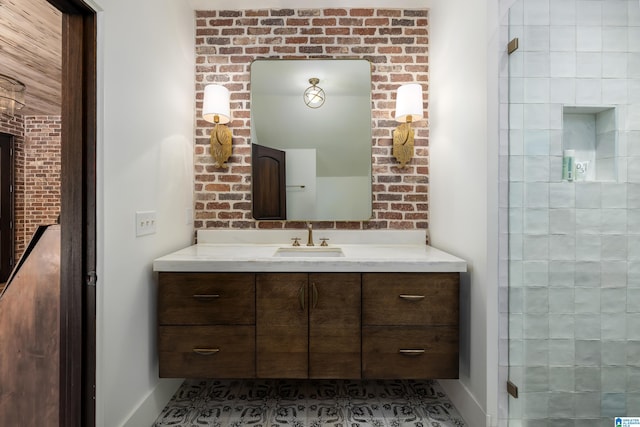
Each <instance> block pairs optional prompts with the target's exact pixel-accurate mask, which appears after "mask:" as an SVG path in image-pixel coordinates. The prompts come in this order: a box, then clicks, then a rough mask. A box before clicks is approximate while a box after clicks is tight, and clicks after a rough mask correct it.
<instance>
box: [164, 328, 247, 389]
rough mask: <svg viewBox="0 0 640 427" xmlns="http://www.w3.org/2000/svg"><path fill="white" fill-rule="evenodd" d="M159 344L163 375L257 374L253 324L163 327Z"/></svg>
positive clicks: (179, 376)
mask: <svg viewBox="0 0 640 427" xmlns="http://www.w3.org/2000/svg"><path fill="white" fill-rule="evenodd" d="M158 344H159V345H158V347H159V359H160V377H163V378H253V377H255V374H256V370H255V327H254V326H161V327H160V330H159V337H158ZM207 350H211V352H207ZM214 350H218V351H217V352H213V351H214Z"/></svg>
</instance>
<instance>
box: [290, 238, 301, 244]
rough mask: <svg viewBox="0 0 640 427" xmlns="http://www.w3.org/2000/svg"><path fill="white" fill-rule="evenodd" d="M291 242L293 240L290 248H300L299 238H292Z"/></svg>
mask: <svg viewBox="0 0 640 427" xmlns="http://www.w3.org/2000/svg"><path fill="white" fill-rule="evenodd" d="M291 240H293V243H292V244H291V246H300V238H299V237H293V238H292V239H291Z"/></svg>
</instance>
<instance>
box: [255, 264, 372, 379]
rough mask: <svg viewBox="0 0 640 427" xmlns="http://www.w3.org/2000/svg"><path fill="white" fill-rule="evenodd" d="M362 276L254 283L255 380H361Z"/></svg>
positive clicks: (273, 278) (269, 278)
mask: <svg viewBox="0 0 640 427" xmlns="http://www.w3.org/2000/svg"><path fill="white" fill-rule="evenodd" d="M360 301H361V296H360V274H359V273H310V274H307V273H260V274H257V277H256V328H257V329H256V348H257V361H256V364H257V376H258V377H259V378H360V371H361V367H360V317H361V314H360Z"/></svg>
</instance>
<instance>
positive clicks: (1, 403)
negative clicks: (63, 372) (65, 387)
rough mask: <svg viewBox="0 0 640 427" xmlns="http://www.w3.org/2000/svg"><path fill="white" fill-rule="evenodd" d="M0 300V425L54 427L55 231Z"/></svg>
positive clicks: (57, 289)
mask: <svg viewBox="0 0 640 427" xmlns="http://www.w3.org/2000/svg"><path fill="white" fill-rule="evenodd" d="M26 254H27V255H25V256H26V258H24V259H23V262H22V264H21V266H20V268H19V270H18V271H17V272H14V275H13V277H12V279H11V280H10V281H9V283H8V284H7V287H6V289H5V292H4V293H3V294H2V295H0V346H1V347H2V348H1V350H0V425H1V426H46V427H48V426H58V425H63V424H62V423H60V422H59V413H58V411H59V402H60V400H59V399H60V397H59V388H60V226H50V227H48V228H47V229H46V231H44V233H43V234H42V237H40V239H39V240H38V242H37V244H36V245H35V247H34V248H33V250H32V251H31V252H26Z"/></svg>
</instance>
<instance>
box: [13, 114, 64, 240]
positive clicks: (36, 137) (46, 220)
mask: <svg viewBox="0 0 640 427" xmlns="http://www.w3.org/2000/svg"><path fill="white" fill-rule="evenodd" d="M61 127H62V123H61V120H60V117H59V116H26V117H25V118H24V139H25V150H24V225H23V229H22V230H21V233H22V236H23V239H22V240H23V245H24V243H26V242H28V241H29V239H30V238H31V236H32V235H33V232H34V231H35V229H36V228H37V227H38V226H39V225H47V224H55V222H56V220H57V219H58V215H59V214H60V170H61V165H62V160H61V153H60V151H61V147H60V132H61ZM17 237H18V240H20V238H19V236H17Z"/></svg>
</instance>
